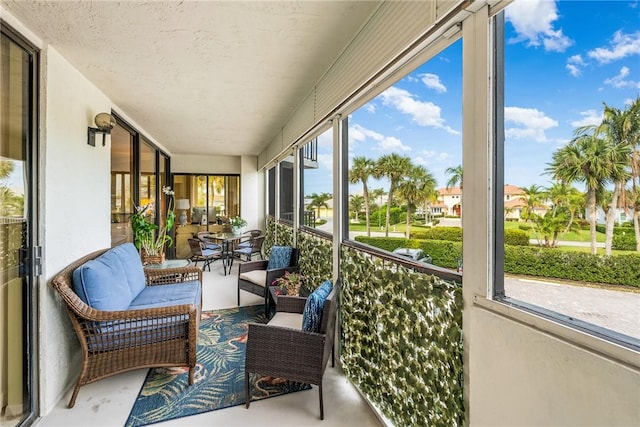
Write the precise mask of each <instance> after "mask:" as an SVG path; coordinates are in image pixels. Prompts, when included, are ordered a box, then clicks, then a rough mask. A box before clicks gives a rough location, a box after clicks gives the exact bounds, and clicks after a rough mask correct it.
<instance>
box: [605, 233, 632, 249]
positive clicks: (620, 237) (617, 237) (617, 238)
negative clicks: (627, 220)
mask: <svg viewBox="0 0 640 427" xmlns="http://www.w3.org/2000/svg"><path fill="white" fill-rule="evenodd" d="M611 247H612V248H613V249H618V250H620V251H635V250H636V235H635V233H634V232H633V229H631V233H625V234H616V233H614V234H613V241H612V242H611Z"/></svg>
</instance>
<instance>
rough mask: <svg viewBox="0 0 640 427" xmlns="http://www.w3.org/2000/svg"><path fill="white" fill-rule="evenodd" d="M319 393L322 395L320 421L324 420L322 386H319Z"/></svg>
mask: <svg viewBox="0 0 640 427" xmlns="http://www.w3.org/2000/svg"><path fill="white" fill-rule="evenodd" d="M318 392H319V394H320V419H321V420H324V404H323V403H322V384H320V385H319V386H318Z"/></svg>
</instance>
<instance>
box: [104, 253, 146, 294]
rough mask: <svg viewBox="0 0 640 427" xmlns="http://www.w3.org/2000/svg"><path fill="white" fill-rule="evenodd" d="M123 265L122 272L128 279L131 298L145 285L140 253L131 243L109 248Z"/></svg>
mask: <svg viewBox="0 0 640 427" xmlns="http://www.w3.org/2000/svg"><path fill="white" fill-rule="evenodd" d="M111 251H113V252H114V253H115V254H116V255H117V256H118V258H119V259H120V262H122V265H123V267H124V270H125V272H124V274H125V276H126V277H127V280H128V281H129V290H130V291H131V299H134V298H135V297H136V296H138V294H139V293H140V292H142V290H143V289H144V287H145V277H144V270H143V269H142V261H141V260H140V254H139V253H138V250H137V249H136V247H135V246H134V245H133V243H123V244H122V245H119V246H116V247H115V248H113V249H111Z"/></svg>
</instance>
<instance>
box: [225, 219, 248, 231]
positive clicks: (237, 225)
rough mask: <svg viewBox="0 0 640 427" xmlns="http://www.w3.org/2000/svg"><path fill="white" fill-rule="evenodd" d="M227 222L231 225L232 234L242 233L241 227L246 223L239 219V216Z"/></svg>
mask: <svg viewBox="0 0 640 427" xmlns="http://www.w3.org/2000/svg"><path fill="white" fill-rule="evenodd" d="M229 222H230V223H231V232H232V233H233V234H240V233H242V227H246V226H247V221H245V220H244V219H242V218H240V217H239V216H234V217H233V218H231V220H230V221H229Z"/></svg>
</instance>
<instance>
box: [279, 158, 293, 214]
mask: <svg viewBox="0 0 640 427" xmlns="http://www.w3.org/2000/svg"><path fill="white" fill-rule="evenodd" d="M280 219H284V220H287V221H293V157H289V158H287V159H285V160H283V161H281V162H280Z"/></svg>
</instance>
